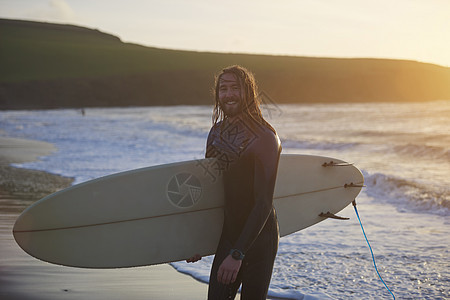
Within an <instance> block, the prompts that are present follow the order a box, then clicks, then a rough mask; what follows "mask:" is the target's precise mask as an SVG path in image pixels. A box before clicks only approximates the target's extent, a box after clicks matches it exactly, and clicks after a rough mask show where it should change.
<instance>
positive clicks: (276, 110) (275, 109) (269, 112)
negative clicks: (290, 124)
mask: <svg viewBox="0 0 450 300" xmlns="http://www.w3.org/2000/svg"><path fill="white" fill-rule="evenodd" d="M258 97H259V99H260V100H261V111H262V113H263V115H264V117H265V118H266V119H273V118H277V117H281V115H282V114H283V110H282V109H281V107H279V106H278V104H277V102H276V101H275V100H274V99H273V98H272V97H270V95H269V94H268V93H267V92H266V91H264V90H262V91H260V92H259V94H258Z"/></svg>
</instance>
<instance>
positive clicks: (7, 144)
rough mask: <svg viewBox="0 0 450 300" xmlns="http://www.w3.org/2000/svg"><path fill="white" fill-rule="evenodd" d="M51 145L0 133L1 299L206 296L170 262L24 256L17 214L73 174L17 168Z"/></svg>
mask: <svg viewBox="0 0 450 300" xmlns="http://www.w3.org/2000/svg"><path fill="white" fill-rule="evenodd" d="M55 150H56V149H55V147H54V146H53V145H51V144H48V143H44V142H37V141H29V140H22V139H12V138H4V137H0V299H2V300H7V299H46V300H52V299H93V300H95V299H105V300H106V299H108V300H112V299H174V300H175V299H205V298H206V294H207V288H208V286H207V285H206V284H204V283H201V282H198V281H197V280H195V279H193V278H192V277H190V276H187V275H183V274H181V273H179V272H177V271H176V270H175V269H174V268H173V267H171V266H170V265H168V264H164V265H157V266H149V267H139V268H128V269H113V270H97V269H79V268H69V267H63V266H57V265H53V264H49V263H46V262H43V261H40V260H38V259H35V258H33V257H31V256H29V255H28V254H26V253H25V252H24V251H23V250H22V249H21V248H20V247H19V246H18V245H17V244H16V242H15V241H14V237H13V235H12V228H13V225H14V222H15V220H16V218H17V217H18V216H19V214H20V213H21V212H22V211H23V210H24V209H25V208H26V207H27V206H29V205H30V204H32V203H33V202H34V201H37V200H38V199H40V198H42V197H43V196H45V195H47V194H50V193H53V192H55V191H57V190H60V189H63V188H65V187H67V186H70V184H71V183H72V179H71V178H65V177H61V176H58V175H53V174H48V173H46V172H40V171H34V170H27V169H21V168H15V167H12V166H10V164H11V163H21V162H27V161H33V160H36V159H38V158H39V157H40V156H44V155H48V154H51V152H53V151H55Z"/></svg>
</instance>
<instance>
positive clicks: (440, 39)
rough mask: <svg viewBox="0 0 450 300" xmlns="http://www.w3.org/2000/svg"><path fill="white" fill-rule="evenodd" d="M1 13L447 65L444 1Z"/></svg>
mask: <svg viewBox="0 0 450 300" xmlns="http://www.w3.org/2000/svg"><path fill="white" fill-rule="evenodd" d="M0 18H9V19H25V20H36V21H46V22H54V23H69V24H75V25H80V26H85V27H89V28H96V29H99V30H101V31H104V32H107V33H111V34H114V35H117V36H119V37H120V38H121V39H122V41H124V42H133V43H138V44H142V45H145V46H154V47H161V48H171V49H182V50H197V51H213V52H238V53H259V54H275V55H296V56H320V57H375V58H394V59H410V60H417V61H422V62H429V63H435V64H439V65H443V66H447V67H449V66H450V1H449V0H394V1H393V0H377V1H375V0H367V1H362V0H339V1H335V0H280V1H273V0H251V1H245V0H228V1H214V0H191V1H187V0H167V1H152V0H127V1H114V0H0Z"/></svg>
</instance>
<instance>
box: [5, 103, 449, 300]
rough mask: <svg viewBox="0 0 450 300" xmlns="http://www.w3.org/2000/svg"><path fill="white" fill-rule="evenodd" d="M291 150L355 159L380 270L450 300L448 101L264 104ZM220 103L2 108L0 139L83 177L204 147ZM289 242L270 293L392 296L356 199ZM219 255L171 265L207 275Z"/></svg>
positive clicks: (417, 295)
mask: <svg viewBox="0 0 450 300" xmlns="http://www.w3.org/2000/svg"><path fill="white" fill-rule="evenodd" d="M263 110H264V115H265V117H266V119H267V120H268V121H269V122H270V123H271V124H272V125H273V126H274V127H275V128H276V130H277V131H278V134H279V136H280V138H281V142H282V146H283V153H297V154H313V155H323V156H329V157H335V158H339V159H342V160H345V161H348V162H351V163H354V164H355V166H357V167H358V168H359V169H360V170H361V171H362V172H363V174H364V177H365V185H366V187H365V188H363V190H362V192H361V193H360V195H359V196H358V198H357V199H356V201H357V208H358V211H359V214H360V217H361V220H362V223H363V225H364V229H365V232H366V234H367V237H368V239H369V241H370V243H371V246H372V248H373V252H374V255H375V259H376V263H377V266H378V271H379V272H380V274H381V276H382V277H383V279H384V281H385V282H386V284H387V286H388V287H389V288H390V290H391V291H392V292H393V294H394V295H395V297H396V298H397V299H449V298H450V276H449V275H450V257H449V246H450V238H449V237H450V226H449V225H450V219H449V216H450V101H448V100H443V101H435V102H424V103H351V104H350V103H341V104H289V105H287V104H284V105H277V104H275V103H268V104H266V105H264V108H263ZM211 112H212V107H210V106H172V107H130V108H89V109H85V114H82V112H81V111H80V110H75V109H58V110H31V111H0V136H9V137H17V138H26V139H35V140H41V141H45V142H49V143H53V144H54V145H55V146H56V147H57V148H58V150H57V151H56V152H54V153H53V154H52V155H50V156H47V157H42V158H41V159H40V160H39V161H36V162H31V163H25V164H20V165H16V166H19V167H24V168H30V169H37V170H43V171H47V172H50V173H55V174H60V175H63V176H69V177H73V178H75V182H74V183H75V184H77V183H81V182H84V181H87V180H90V179H94V178H97V177H100V176H104V175H108V174H112V173H116V172H121V171H126V170H131V169H136V168H141V167H148V166H152V165H158V164H164V163H170V162H175V161H183V160H190V159H198V158H202V157H203V156H204V150H205V143H206V137H207V135H208V131H209V128H210V126H211ZM339 215H342V216H346V217H350V220H348V221H339V220H331V219H329V220H326V221H324V222H321V223H319V224H317V225H314V226H312V227H309V228H307V229H305V230H302V231H300V232H297V233H294V234H291V235H289V236H287V237H284V238H282V239H281V240H280V247H279V251H278V255H277V259H276V262H275V267H274V273H273V276H272V282H271V286H270V291H269V296H270V297H272V298H287V299H316V298H317V299H389V298H392V296H391V295H390V293H389V292H388V291H387V289H386V288H385V287H384V285H383V283H382V282H381V281H380V280H379V278H378V275H377V273H376V271H375V269H374V266H373V263H372V257H371V253H370V250H369V248H368V246H367V244H366V241H365V239H364V236H363V234H362V231H361V227H360V225H359V223H358V220H357V218H356V215H355V212H354V211H353V207H351V205H350V206H348V207H347V208H345V209H344V210H343V211H341V212H340V213H339ZM211 262H212V256H210V257H205V258H203V259H202V260H201V261H199V262H197V263H195V264H187V263H185V262H176V263H172V266H173V267H174V268H176V269H177V270H178V271H179V272H182V273H187V274H190V275H191V276H193V277H194V278H196V279H198V280H200V281H203V282H207V281H208V277H209V269H210V265H211Z"/></svg>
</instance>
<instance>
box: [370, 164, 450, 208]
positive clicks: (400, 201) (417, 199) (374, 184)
mask: <svg viewBox="0 0 450 300" xmlns="http://www.w3.org/2000/svg"><path fill="white" fill-rule="evenodd" d="M363 173H365V172H363ZM364 178H365V185H366V186H367V189H366V192H367V195H369V196H371V197H374V198H376V199H377V200H379V201H386V202H389V203H392V204H394V205H395V206H396V207H397V209H400V210H403V209H404V210H411V209H412V210H413V211H415V212H427V213H434V214H438V215H442V216H448V215H450V192H449V190H448V188H442V187H437V186H431V185H425V184H420V183H417V182H412V181H408V180H405V179H401V178H396V177H393V176H388V175H385V174H380V173H375V174H372V175H368V174H364Z"/></svg>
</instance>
